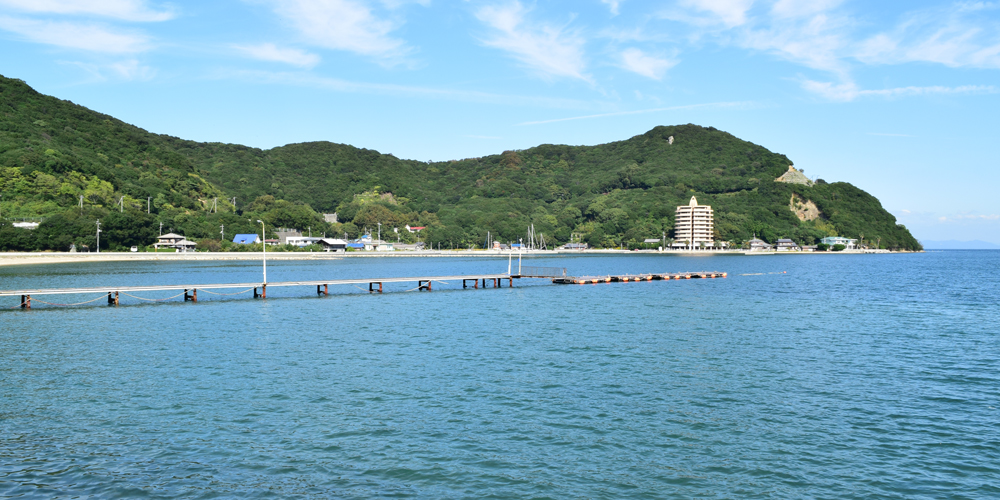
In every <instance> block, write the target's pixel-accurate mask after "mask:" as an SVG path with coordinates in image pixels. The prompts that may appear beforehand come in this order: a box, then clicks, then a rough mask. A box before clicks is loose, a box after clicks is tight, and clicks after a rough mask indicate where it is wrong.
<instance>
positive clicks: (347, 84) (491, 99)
mask: <svg viewBox="0 0 1000 500" xmlns="http://www.w3.org/2000/svg"><path fill="white" fill-rule="evenodd" d="M212 77H213V78H217V79H220V80H224V79H231V78H236V79H243V80H249V81H253V82H257V83H265V84H274V85H289V86H299V87H312V88H318V89H323V90H329V91H333V92H348V93H366V94H377V95H386V96H391V97H401V98H402V97H407V98H409V97H415V98H426V99H442V100H450V101H460V102H477V103H486V104H501V105H507V106H524V107H544V108H554V109H586V108H591V109H593V108H594V107H595V106H596V107H600V106H601V103H594V102H592V101H579V100H575V99H564V98H558V97H538V96H524V95H511V94H493V93H489V92H478V91H469V90H456V89H448V88H434V87H418V86H410V85H397V84H388V83H371V82H356V81H351V80H343V79H340V78H329V77H322V76H317V75H314V74H311V73H306V72H268V71H238V70H237V71H232V70H219V71H218V72H217V73H215V74H214V75H212Z"/></svg>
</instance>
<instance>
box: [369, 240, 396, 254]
mask: <svg viewBox="0 0 1000 500" xmlns="http://www.w3.org/2000/svg"><path fill="white" fill-rule="evenodd" d="M363 243H364V245H365V250H366V251H369V252H392V251H394V250H395V248H394V247H393V245H394V244H393V243H391V242H388V241H383V240H368V241H364V242H363Z"/></svg>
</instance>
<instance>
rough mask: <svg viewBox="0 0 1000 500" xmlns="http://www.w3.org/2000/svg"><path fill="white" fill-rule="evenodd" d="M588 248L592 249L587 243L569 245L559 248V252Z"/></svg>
mask: <svg viewBox="0 0 1000 500" xmlns="http://www.w3.org/2000/svg"><path fill="white" fill-rule="evenodd" d="M588 248H590V245H588V244H586V243H567V244H565V245H563V246H561V247H559V248H557V250H586V249H588Z"/></svg>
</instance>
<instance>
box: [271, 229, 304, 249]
mask: <svg viewBox="0 0 1000 500" xmlns="http://www.w3.org/2000/svg"><path fill="white" fill-rule="evenodd" d="M274 235H275V236H277V237H278V244H280V245H284V244H286V243H288V238H289V237H297V236H302V232H301V231H299V230H297V229H285V228H281V229H278V230H277V231H275V232H274Z"/></svg>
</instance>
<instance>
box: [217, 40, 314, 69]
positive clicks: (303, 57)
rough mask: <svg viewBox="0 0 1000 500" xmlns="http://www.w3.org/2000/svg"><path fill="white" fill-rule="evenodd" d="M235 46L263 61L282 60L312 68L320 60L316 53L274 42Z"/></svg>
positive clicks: (281, 61)
mask: <svg viewBox="0 0 1000 500" xmlns="http://www.w3.org/2000/svg"><path fill="white" fill-rule="evenodd" d="M233 48H235V49H237V50H239V51H241V52H243V53H244V54H246V55H248V56H250V57H252V58H254V59H260V60H261V61H272V62H280V63H285V64H291V65H293V66H301V67H305V68H311V67H313V66H315V65H316V64H318V63H319V61H320V58H319V56H317V55H316V54H310V53H308V52H305V51H302V50H299V49H292V48H282V47H278V46H276V45H274V44H273V43H262V44H258V45H233Z"/></svg>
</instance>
